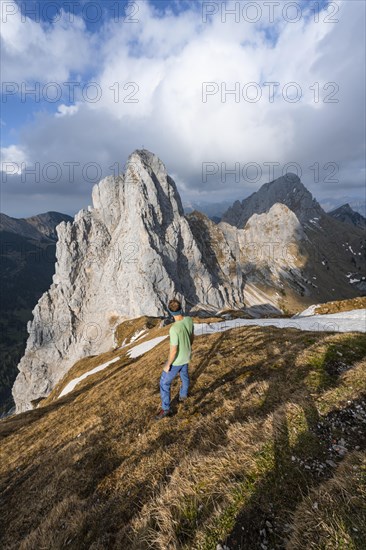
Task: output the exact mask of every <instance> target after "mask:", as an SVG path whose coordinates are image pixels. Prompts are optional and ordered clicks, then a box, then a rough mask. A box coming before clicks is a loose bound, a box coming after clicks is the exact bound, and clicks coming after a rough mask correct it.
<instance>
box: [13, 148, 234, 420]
mask: <svg viewBox="0 0 366 550" xmlns="http://www.w3.org/2000/svg"><path fill="white" fill-rule="evenodd" d="M92 198H93V207H89V209H88V210H81V211H80V212H79V213H78V214H77V215H76V216H75V220H74V222H73V223H65V222H63V223H61V224H60V225H59V226H58V227H57V234H58V243H57V249H56V256H57V263H56V271H55V275H54V277H53V283H52V285H51V287H50V289H49V290H48V291H47V292H46V293H45V294H44V295H43V296H42V297H41V299H40V300H39V302H38V304H37V305H36V307H35V309H34V310H33V315H34V318H33V320H32V322H30V323H29V326H28V332H29V338H28V341H27V347H26V351H25V355H24V357H23V358H22V359H21V361H20V363H19V365H18V368H19V371H20V373H19V375H18V377H17V379H16V381H15V384H14V387H13V396H14V400H15V403H16V406H17V411H20V410H24V409H29V408H31V407H32V401H35V400H37V399H39V398H40V397H43V396H46V395H48V393H49V392H50V391H51V390H52V388H53V387H54V386H55V384H56V383H57V382H58V380H60V378H61V377H62V376H63V375H64V374H65V373H66V372H67V370H68V369H69V368H70V367H71V366H72V365H73V364H74V363H75V362H76V361H77V360H78V359H80V358H81V357H83V356H86V355H91V354H99V353H102V352H105V351H107V350H109V349H111V348H112V347H113V343H114V339H113V331H114V328H115V326H116V325H117V324H119V323H120V322H121V321H122V320H124V319H126V318H131V317H137V316H140V315H152V316H158V315H163V314H166V304H167V301H168V300H169V299H170V298H171V297H172V296H178V297H180V298H181V299H182V302H183V304H184V306H185V307H186V308H187V309H191V308H195V309H199V308H200V307H201V304H204V307H205V308H206V309H207V304H209V305H210V306H211V307H213V308H216V309H220V308H223V307H234V306H235V305H236V306H238V305H240V304H242V305H243V295H242V289H241V288H240V287H239V288H238V287H237V285H236V280H234V279H230V277H221V276H218V274H217V273H215V272H211V271H210V269H209V267H210V266H209V265H208V264H207V262H206V261H205V260H204V259H203V258H202V251H201V250H200V247H199V246H198V244H197V241H196V239H195V237H194V235H193V233H192V231H191V228H190V226H189V224H188V221H187V219H186V218H185V217H184V215H183V208H182V204H181V200H180V197H179V194H178V192H177V189H176V186H175V183H174V181H173V180H172V179H171V178H170V177H169V175H168V174H167V172H166V169H165V166H164V164H163V163H162V162H161V161H160V160H159V159H158V157H156V156H155V155H153V154H152V153H149V152H148V151H146V150H142V151H136V152H135V153H133V154H132V155H131V156H130V158H129V161H128V163H127V169H126V173H125V174H124V175H123V176H119V177H116V178H114V177H107V178H105V179H104V180H103V181H101V182H100V183H99V184H98V185H96V186H95V187H94V188H93V193H92Z"/></svg>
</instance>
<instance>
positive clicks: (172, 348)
mask: <svg viewBox="0 0 366 550" xmlns="http://www.w3.org/2000/svg"><path fill="white" fill-rule="evenodd" d="M177 354H178V346H176V345H174V344H170V349H169V357H168V361H167V362H166V363H165V365H164V369H163V370H165V372H169V370H170V367H171V365H172V363H173V361H174V359H175V358H176V357H177Z"/></svg>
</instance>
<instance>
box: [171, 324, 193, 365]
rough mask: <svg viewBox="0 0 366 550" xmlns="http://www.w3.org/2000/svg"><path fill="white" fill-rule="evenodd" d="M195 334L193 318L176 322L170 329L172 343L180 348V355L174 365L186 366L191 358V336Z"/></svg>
mask: <svg viewBox="0 0 366 550" xmlns="http://www.w3.org/2000/svg"><path fill="white" fill-rule="evenodd" d="M192 333H193V321H192V318H191V317H184V318H183V319H182V320H181V321H175V322H174V324H173V325H172V326H171V327H170V330H169V336H170V343H171V344H172V345H173V346H178V355H177V357H176V358H175V359H174V361H173V365H175V366H176V365H185V364H186V363H188V362H189V360H190V358H191V338H190V336H191V334H192Z"/></svg>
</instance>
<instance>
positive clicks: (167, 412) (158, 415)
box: [155, 409, 170, 420]
mask: <svg viewBox="0 0 366 550" xmlns="http://www.w3.org/2000/svg"><path fill="white" fill-rule="evenodd" d="M169 415H170V409H168V410H167V411H164V409H161V410H160V411H159V413H158V414H157V415H156V416H155V420H161V419H162V418H165V417H166V416H169Z"/></svg>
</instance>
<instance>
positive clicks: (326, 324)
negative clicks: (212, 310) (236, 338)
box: [194, 306, 366, 336]
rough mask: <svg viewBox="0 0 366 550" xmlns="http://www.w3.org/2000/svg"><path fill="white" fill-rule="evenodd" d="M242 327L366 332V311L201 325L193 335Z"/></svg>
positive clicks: (358, 310) (196, 325) (234, 320)
mask: <svg viewBox="0 0 366 550" xmlns="http://www.w3.org/2000/svg"><path fill="white" fill-rule="evenodd" d="M311 307H316V306H311ZM308 309H310V308H308ZM243 326H262V327H263V326H275V327H277V328H297V329H299V330H306V331H329V332H366V309H355V310H352V311H345V312H342V313H331V314H327V315H308V316H304V317H301V316H297V317H292V318H290V319H232V320H230V321H224V322H222V323H220V322H219V323H202V324H195V325H194V333H195V335H196V336H200V335H202V334H213V333H215V332H223V331H226V330H230V329H232V328H238V327H243Z"/></svg>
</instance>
